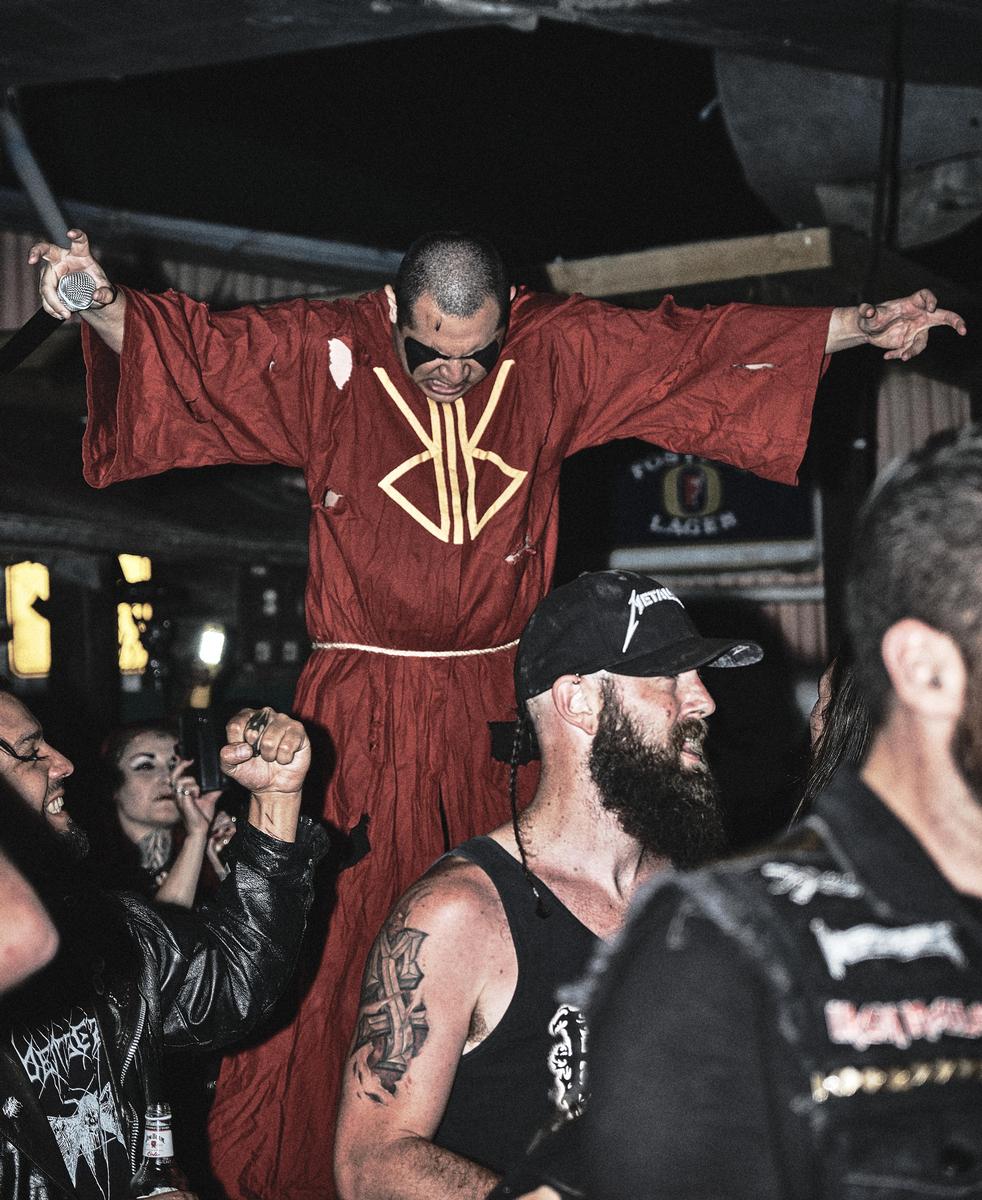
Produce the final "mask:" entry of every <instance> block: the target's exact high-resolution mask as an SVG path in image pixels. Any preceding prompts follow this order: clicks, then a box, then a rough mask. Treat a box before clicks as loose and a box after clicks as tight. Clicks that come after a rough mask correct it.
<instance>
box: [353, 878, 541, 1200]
mask: <svg viewBox="0 0 982 1200" xmlns="http://www.w3.org/2000/svg"><path fill="white" fill-rule="evenodd" d="M503 931H504V934H505V936H504V937H503V936H502V932H503ZM516 970H517V968H516V965H515V955H514V949H513V948H512V944H511V939H510V937H509V936H508V935H507V923H506V920H505V916H504V913H503V911H502V909H501V904H500V901H499V900H498V897H497V893H496V892H495V891H494V888H493V886H492V885H491V883H490V881H489V880H488V878H487V876H486V875H485V874H484V872H483V871H481V870H480V868H478V867H475V866H473V865H472V864H470V863H464V862H462V861H460V860H449V861H444V862H442V863H439V864H438V865H437V866H436V867H435V868H434V869H433V870H432V871H430V872H429V873H428V874H427V875H425V876H424V877H423V879H421V880H420V881H419V883H417V884H416V885H415V886H414V887H412V888H410V890H409V891H408V892H407V893H406V894H405V896H403V897H402V899H401V900H400V901H399V902H398V903H397V904H396V906H395V908H394V909H393V911H392V914H391V916H390V917H389V918H388V920H387V921H386V923H385V925H384V926H383V927H382V929H381V931H380V933H379V935H378V938H377V939H376V941H375V944H374V946H373V947H372V950H371V952H370V954H369V956H368V962H367V964H366V967H365V977H364V981H363V984H362V996H361V1007H360V1009H359V1013H358V1024H357V1027H356V1029H355V1035H354V1039H353V1044H352V1049H351V1053H350V1056H349V1058H348V1060H347V1064H346V1068H345V1078H344V1081H343V1090H342V1099H341V1110H340V1114H339V1118H338V1132H337V1142H336V1145H335V1160H334V1167H335V1174H336V1176H337V1181H338V1189H339V1192H340V1194H341V1196H342V1197H344V1200H422V1198H423V1197H425V1198H426V1200H444V1198H447V1200H450V1198H453V1200H467V1198H468V1197H474V1198H477V1197H483V1196H486V1195H487V1193H488V1192H489V1191H490V1190H491V1188H492V1187H493V1186H494V1185H495V1183H496V1182H497V1176H496V1175H495V1174H494V1173H493V1172H491V1171H489V1170H487V1169H485V1168H484V1167H481V1166H479V1165H478V1164H476V1163H473V1162H471V1161H470V1160H468V1159H465V1158H462V1157H461V1156H460V1155H458V1154H454V1153H452V1152H451V1151H449V1150H445V1149H443V1148H442V1147H439V1146H435V1145H434V1144H433V1142H432V1141H431V1140H430V1139H431V1138H432V1137H433V1135H434V1134H435V1132H436V1130H437V1128H438V1127H439V1124H440V1120H441V1118H442V1117H443V1113H444V1110H445V1108H446V1104H447V1098H448V1096H449V1095H450V1089H451V1087H452V1085H453V1080H454V1075H455V1073H456V1070H457V1064H458V1061H459V1060H460V1056H461V1054H462V1053H463V1052H464V1050H465V1049H468V1048H470V1047H471V1046H473V1045H476V1044H477V1043H478V1042H479V1041H481V1040H482V1039H483V1038H484V1037H486V1036H487V1033H488V1032H489V1031H490V1028H493V1025H494V1024H496V1023H497V1021H498V1020H499V1019H500V1016H501V1014H502V1013H503V1012H504V1009H505V1008H507V1006H508V1003H509V1002H510V1000H511V993H512V991H513V990H514V986H515V975H516Z"/></svg>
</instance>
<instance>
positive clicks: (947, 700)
mask: <svg viewBox="0 0 982 1200" xmlns="http://www.w3.org/2000/svg"><path fill="white" fill-rule="evenodd" d="M880 652H881V654H882V656H883V665H884V666H885V667H886V671H887V674H888V675H889V677H890V684H891V686H892V687H893V691H894V694H895V696H896V698H897V700H898V701H899V703H900V704H902V705H903V706H904V707H906V708H908V709H910V710H911V711H912V712H914V713H916V714H918V715H919V716H921V717H924V718H926V719H938V718H941V719H945V720H957V719H958V718H959V717H960V716H961V715H962V709H963V707H964V703H965V682H966V675H967V672H966V669H965V660H964V659H963V658H962V655H961V651H960V650H959V649H958V646H957V645H956V644H955V642H954V641H953V640H952V639H951V638H950V637H949V636H948V635H947V634H946V633H942V632H941V631H940V630H938V629H934V628H932V627H931V626H930V625H926V624H925V623H924V622H923V621H917V620H915V619H914V618H913V617H905V618H904V620H902V621H898V622H897V623H896V624H895V625H891V626H890V628H889V629H888V630H887V631H886V633H885V634H884V635H883V641H882V643H881V645H880Z"/></svg>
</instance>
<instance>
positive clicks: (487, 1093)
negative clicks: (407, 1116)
mask: <svg viewBox="0 0 982 1200" xmlns="http://www.w3.org/2000/svg"><path fill="white" fill-rule="evenodd" d="M452 854H453V855H454V856H457V857H460V858H466V859H468V860H470V861H471V862H473V863H476V864H477V866H479V867H480V868H481V869H482V870H483V871H484V872H485V874H486V875H488V877H489V878H490V879H491V882H492V883H493V884H494V886H495V887H496V888H497V889H498V895H499V896H500V897H501V903H502V905H503V906H504V910H505V915H506V916H507V918H508V925H509V928H510V929H511V936H512V942H513V943H514V946H515V955H516V958H517V959H518V981H517V983H516V985H515V994H514V995H513V996H512V1000H511V1003H510V1004H509V1006H508V1008H507V1010H506V1011H505V1014H504V1016H503V1017H502V1018H501V1021H500V1022H499V1024H498V1025H497V1026H496V1027H495V1028H494V1029H493V1030H492V1031H491V1033H490V1034H489V1035H488V1036H487V1037H486V1038H485V1039H484V1041H483V1042H481V1043H480V1045H478V1046H475V1047H474V1049H473V1050H471V1051H470V1053H468V1054H465V1055H463V1056H462V1058H461V1060H460V1063H459V1064H458V1066H457V1074H456V1076H455V1077H454V1083H453V1088H452V1089H451V1092H450V1099H449V1100H448V1102H447V1109H446V1112H445V1113H444V1114H443V1120H442V1121H441V1122H440V1127H439V1128H438V1129H437V1131H436V1135H435V1136H434V1138H433V1141H434V1142H435V1143H436V1145H438V1146H443V1147H444V1148H445V1149H447V1150H452V1151H454V1152H455V1153H456V1154H460V1155H462V1156H463V1157H464V1158H469V1159H471V1160H472V1161H474V1162H478V1163H480V1164H481V1165H482V1166H485V1167H488V1168H489V1169H490V1170H493V1171H498V1172H503V1171H504V1170H505V1169H506V1168H507V1167H509V1166H511V1165H512V1164H513V1163H515V1162H517V1161H518V1160H519V1159H521V1158H522V1157H523V1155H524V1154H525V1152H526V1150H527V1149H528V1147H529V1143H530V1142H531V1141H532V1138H533V1137H534V1136H535V1134H536V1133H537V1132H538V1130H539V1129H540V1128H541V1126H542V1125H544V1124H545V1123H546V1121H547V1120H548V1119H549V1118H550V1117H551V1116H553V1115H554V1114H555V1112H556V1108H557V1106H558V1107H560V1108H575V1107H576V1106H577V1104H578V1103H579V1101H580V1098H581V1097H580V1095H579V1092H580V1088H581V1087H582V1085H583V1079H584V1074H583V1072H584V1068H585V1062H584V1060H583V1050H584V1048H585V1027H584V1025H583V1022H582V1017H581V1016H580V1014H579V1012H578V1011H577V1010H575V1009H572V1008H571V1007H570V1006H569V1005H560V1004H559V1002H558V1001H557V999H556V992H557V989H558V988H559V987H560V985H562V984H565V983H570V982H572V981H573V980H575V979H578V978H579V977H580V976H581V975H582V974H583V971H584V969H585V968H586V966H587V964H588V962H589V961H590V958H591V957H592V955H593V952H594V950H595V949H596V947H597V946H598V945H599V942H600V939H599V938H598V937H597V936H596V935H595V934H593V933H591V932H590V930H589V929H587V928H586V926H585V925H583V924H581V923H580V921H578V920H577V919H576V917H574V916H573V914H572V913H571V912H570V911H569V909H568V908H566V907H565V906H564V905H563V904H561V903H560V901H559V900H557V899H556V897H555V896H554V895H553V894H552V892H550V891H549V889H548V888H547V887H546V886H545V884H543V883H542V882H541V881H539V880H538V879H537V880H536V885H537V887H538V888H539V891H540V892H541V894H542V898H543V902H544V905H545V908H546V910H547V912H548V915H547V916H538V915H537V913H536V900H535V897H534V896H533V894H532V890H531V888H530V887H529V884H528V881H527V880H526V878H525V876H524V874H523V873H522V868H521V864H520V863H518V862H517V861H516V860H515V859H514V858H512V856H511V855H510V854H509V853H508V851H507V850H505V849H504V847H502V846H500V845H499V844H498V843H497V842H495V841H494V840H492V839H491V838H488V837H478V838H472V839H471V840H470V841H469V842H465V843H464V844H463V846H460V847H458V848H457V849H456V850H454V851H453V852H452Z"/></svg>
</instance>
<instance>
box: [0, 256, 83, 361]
mask: <svg viewBox="0 0 982 1200" xmlns="http://www.w3.org/2000/svg"><path fill="white" fill-rule="evenodd" d="M95 287H96V285H95V280H94V279H93V278H92V276H91V275H88V274H86V272H85V271H72V272H71V273H70V274H68V275H62V277H61V279H59V280H58V295H59V296H60V297H61V299H62V303H63V304H64V305H65V306H66V308H70V309H71V310H72V312H82V311H83V310H84V309H86V308H91V307H92V297H93V296H94V295H95ZM63 324H64V322H62V321H59V320H58V318H57V317H52V316H49V314H48V313H46V312H45V311H44V309H43V308H39V309H38V310H37V312H36V313H35V314H34V316H33V317H31V318H30V319H29V320H28V321H27V322H25V324H23V325H22V326H21V327H20V329H18V330H17V332H16V333H15V334H14V335H13V337H10V338H8V339H7V341H6V343H5V344H4V345H3V347H0V375H7V374H9V373H10V372H11V371H13V370H14V369H15V368H16V367H19V366H20V364H21V363H22V362H23V361H24V359H25V358H27V357H28V355H30V354H33V353H34V351H35V350H36V349H37V348H38V346H40V345H41V343H42V342H43V341H44V340H45V339H46V338H48V337H50V336H51V334H53V333H54V331H55V330H56V329H60V328H61V326H62V325H63Z"/></svg>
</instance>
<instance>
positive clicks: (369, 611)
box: [84, 292, 830, 1200]
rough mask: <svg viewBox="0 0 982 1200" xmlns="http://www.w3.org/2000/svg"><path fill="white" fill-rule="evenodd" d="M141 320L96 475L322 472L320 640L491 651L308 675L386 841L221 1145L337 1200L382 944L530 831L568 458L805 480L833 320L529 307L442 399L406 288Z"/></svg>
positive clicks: (304, 682)
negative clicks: (533, 654)
mask: <svg viewBox="0 0 982 1200" xmlns="http://www.w3.org/2000/svg"><path fill="white" fill-rule="evenodd" d="M127 303H128V308H127V316H126V335H125V341H124V345H123V350H122V354H121V356H120V358H119V359H118V360H117V358H116V356H115V355H114V354H113V353H111V352H110V351H109V350H107V349H106V347H105V346H103V345H102V343H100V342H99V341H98V340H97V339H96V338H95V337H93V336H91V335H90V334H88V333H87V335H86V338H85V353H86V362H87V365H88V368H89V406H90V419H89V423H88V427H87V429H86V433H85V443H84V460H85V475H86V478H87V479H88V481H89V482H90V483H92V484H94V485H95V486H97V487H102V486H105V485H106V484H110V483H114V482H116V481H118V480H122V479H129V478H133V477H136V476H143V475H150V474H154V473H156V472H160V471H164V470H167V469H168V468H171V467H200V466H206V465H209V464H214V463H226V462H239V463H269V462H277V463H283V464H286V465H289V466H292V467H300V468H302V469H303V471H304V474H305V476H306V480H307V487H308V492H309V496H310V505H311V526H310V568H309V576H308V584H307V597H306V600H307V621H308V626H309V631H310V634H311V637H312V638H313V640H314V641H319V642H332V643H338V642H343V643H354V644H358V645H367V646H374V647H383V648H388V649H400V650H416V651H447V650H470V649H475V650H481V651H489V652H486V653H479V654H475V655H473V656H467V657H399V656H390V655H383V654H376V653H371V652H369V651H365V650H360V649H341V650H315V651H314V652H313V653H312V654H311V656H310V658H309V660H308V662H307V664H306V666H305V668H304V671H303V674H302V676H301V678H300V682H299V685H298V689H297V696H296V712H297V714H298V715H300V716H301V717H302V718H304V719H305V720H307V721H309V722H313V723H316V724H319V725H321V726H323V727H324V728H326V729H327V730H328V731H329V733H330V736H331V738H332V740H333V743H334V746H335V748H336V752H337V764H338V765H337V768H336V770H335V773H334V776H333V778H332V779H331V781H330V783H329V785H328V787H327V791H326V795H325V798H324V814H325V816H326V817H327V819H328V820H329V821H331V822H332V823H334V824H335V825H337V826H339V827H341V828H342V829H348V828H350V827H352V826H353V825H354V824H355V823H356V822H357V821H358V820H359V818H360V816H361V815H362V813H364V812H366V811H367V812H368V813H369V814H370V824H369V827H368V833H369V839H370V842H371V851H370V853H369V854H368V855H367V856H366V857H365V858H363V859H362V860H361V862H360V863H358V865H357V866H355V867H354V868H352V869H350V870H347V871H344V872H343V873H342V874H341V876H340V877H339V880H338V897H337V904H336V907H335V908H334V910H333V913H332V916H331V922H330V928H329V936H328V941H327V947H326V950H325V953H324V955H323V958H322V960H321V962H320V964H319V968H318V971H317V976H316V979H315V981H314V984H313V986H312V987H311V988H310V990H309V992H308V993H307V995H306V997H305V999H304V1001H303V1003H302V1005H301V1007H300V1010H299V1013H298V1015H297V1017H296V1019H295V1021H294V1022H293V1024H292V1025H291V1026H290V1027H288V1028H287V1029H285V1030H283V1031H281V1032H279V1033H277V1034H276V1035H275V1036H273V1037H272V1038H271V1039H269V1040H268V1041H267V1042H265V1043H264V1044H263V1045H261V1046H259V1047H258V1048H255V1049H250V1050H246V1051H244V1052H242V1053H240V1054H238V1055H237V1056H234V1057H232V1058H230V1059H228V1060H227V1061H226V1063H225V1064H224V1067H223V1070H222V1074H221V1078H220V1080H219V1085H218V1094H217V1098H216V1101H215V1106H214V1109H213V1111H212V1117H211V1130H210V1131H211V1137H212V1146H213V1155H214V1165H215V1168H216V1172H217V1174H218V1176H219V1178H220V1179H221V1181H222V1183H223V1184H224V1186H225V1187H226V1189H227V1191H228V1193H229V1195H230V1196H232V1197H235V1198H246V1197H255V1196H259V1197H263V1198H264V1200H308V1198H309V1200H315V1198H316V1200H323V1198H325V1197H330V1196H332V1195H333V1193H334V1189H333V1183H332V1170H331V1151H332V1144H333V1126H334V1113H335V1108H336V1102H337V1095H338V1089H339V1077H340V1072H341V1069H342V1063H343V1059H344V1055H345V1053H346V1051H347V1046H348V1040H349V1037H350V1034H351V1030H352V1028H353V1024H354V1017H355V1013H356V1009H357V1001H358V991H359V984H360V977H361V971H362V966H363V963H364V958H365V955H366V952H367V949H368V947H369V945H370V943H371V941H372V939H373V938H374V936H375V934H376V932H377V930H378V928H379V926H380V924H381V922H382V920H383V919H384V917H385V916H386V914H387V913H388V910H389V908H390V906H391V904H392V902H393V900H394V899H395V898H396V897H397V896H398V895H399V893H400V892H402V891H403V890H404V889H405V888H406V887H407V886H408V885H409V884H410V883H411V882H412V881H413V880H415V879H416V878H417V877H418V876H419V875H420V874H421V873H422V872H423V871H424V870H425V869H426V867H428V866H429V865H430V863H431V862H432V861H433V860H434V859H435V858H436V857H437V856H438V855H439V854H441V853H442V852H443V850H444V849H445V847H446V846H448V845H455V844H457V843H459V842H462V841H465V840H466V839H467V838H469V837H471V836H472V835H474V834H479V833H486V832H487V831H489V830H490V829H493V828H494V827H495V826H497V825H500V824H501V823H502V822H504V821H505V820H506V819H507V817H508V791H507V769H506V768H504V767H502V766H501V765H500V764H496V763H493V762H492V761H491V759H490V757H489V738H488V731H487V722H488V721H489V720H508V719H513V718H514V712H515V703H514V688H513V683H512V676H511V671H512V651H511V650H510V649H499V650H495V649H493V648H494V647H500V646H506V645H507V644H508V643H510V642H512V641H513V640H514V639H516V638H517V637H518V636H519V634H520V633H521V631H522V628H523V626H524V624H525V621H526V619H527V618H528V616H529V614H530V613H531V611H532V609H533V608H534V606H535V605H536V603H537V602H538V601H539V599H540V598H541V597H542V596H543V595H544V594H545V592H546V590H547V588H548V586H549V582H550V578H551V574H552V568H553V563H554V559H555V552H556V524H557V489H558V486H559V470H560V466H561V465H562V462H563V459H564V458H566V457H567V456H568V455H570V454H573V453H574V452H575V451H577V450H581V449H583V448H584V447H586V446H595V445H599V444H601V443H604V442H607V441H610V440H611V439H613V438H623V437H640V438H645V439H647V440H649V441H652V442H655V443H657V444H658V445H660V446H663V447H665V448H666V449H670V450H677V451H687V452H689V451H691V452H694V453H698V454H702V455H706V456H707V457H710V458H714V459H720V460H723V461H726V462H730V463H734V464H735V465H737V466H740V467H745V468H748V469H750V470H752V471H754V472H756V473H757V474H759V475H763V476H765V477H768V478H771V479H777V480H781V481H784V482H786V483H791V482H794V479H795V472H796V469H797V466H798V463H799V461H800V459H801V455H802V453H803V451H804V446H805V442H806V439H807V434H808V428H809V423H810V416H811V405H812V401H813V398H814V394H815V389H816V386H817V384H818V380H819V378H820V375H821V371H822V367H823V353H824V346H825V339H826V334H827V331H828V323H829V317H830V311H829V310H828V309H802V308H799V309H781V308H764V307H755V306H750V305H731V306H727V307H725V308H716V309H706V310H703V311H701V312H696V311H693V310H687V309H679V308H676V307H675V305H674V304H673V303H672V301H671V299H667V300H665V301H664V302H663V303H662V305H661V306H660V307H659V308H658V309H657V310H654V311H638V310H629V309H623V308H618V307H614V306H612V305H608V304H604V303H601V302H599V301H593V300H588V299H585V298H583V297H582V296H574V297H572V298H569V299H563V298H560V297H554V296H549V295H538V294H535V293H530V292H520V293H519V295H518V297H517V298H516V300H515V302H514V305H513V307H512V313H511V320H510V324H509V326H508V333H507V337H506V340H505V344H504V347H503V351H502V354H501V357H500V359H499V361H498V363H497V364H496V366H495V367H494V369H493V370H492V371H491V373H490V374H489V375H488V377H487V378H486V379H485V380H484V381H482V383H480V384H479V385H478V386H476V387H474V388H473V389H472V390H471V391H469V392H467V394H466V395H465V396H463V397H462V398H460V399H458V400H457V401H455V402H454V403H452V404H437V403H435V402H433V401H431V400H428V399H427V398H426V397H425V396H424V395H423V393H422V392H421V391H420V390H419V389H418V388H417V387H416V386H415V385H414V384H413V383H412V381H411V380H410V379H409V378H407V376H406V374H405V372H404V371H403V370H402V368H401V366H400V364H399V360H398V358H397V357H396V353H395V350H394V348H393V345H392V340H391V326H390V323H389V319H388V315H387V308H386V301H385V297H384V294H383V293H382V292H375V293H372V294H370V295H367V296H363V297H362V298H361V299H359V300H356V301H336V302H333V303H321V302H308V301H294V302H291V303H287V304H281V305H276V306H274V307H272V308H268V309H265V310H259V309H256V308H244V309H240V310H238V311H236V312H230V313H221V314H213V313H210V312H209V310H208V309H207V308H206V307H205V306H204V305H202V304H200V303H198V302H196V301H193V300H190V299H189V298H187V297H185V296H181V295H177V294H174V293H168V294H166V295H163V296H148V295H142V294H135V293H127ZM336 497H340V499H336ZM332 501H334V502H333V503H332ZM259 699H261V698H259Z"/></svg>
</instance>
